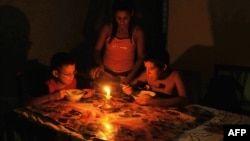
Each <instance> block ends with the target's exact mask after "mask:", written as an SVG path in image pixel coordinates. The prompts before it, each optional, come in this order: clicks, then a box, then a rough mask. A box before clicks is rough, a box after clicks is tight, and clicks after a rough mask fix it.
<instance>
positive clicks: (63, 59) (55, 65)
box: [50, 52, 76, 70]
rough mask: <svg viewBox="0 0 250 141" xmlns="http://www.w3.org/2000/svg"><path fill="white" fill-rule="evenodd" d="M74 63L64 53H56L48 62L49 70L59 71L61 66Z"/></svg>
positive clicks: (71, 58) (72, 59) (70, 57)
mask: <svg viewBox="0 0 250 141" xmlns="http://www.w3.org/2000/svg"><path fill="white" fill-rule="evenodd" d="M73 64H76V61H75V60H74V58H73V57H72V56H70V55H69V54H68V53H66V52H58V53H56V54H54V55H53V56H52V58H51V61H50V69H51V70H59V69H61V67H62V66H63V65H73Z"/></svg>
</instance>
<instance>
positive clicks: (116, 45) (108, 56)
mask: <svg viewBox="0 0 250 141" xmlns="http://www.w3.org/2000/svg"><path fill="white" fill-rule="evenodd" d="M135 49H136V46H135V43H134V40H133V39H132V40H130V39H129V38H126V39H119V38H117V37H114V38H113V40H112V41H111V42H109V38H107V40H106V49H105V52H104V59H103V63H104V66H105V67H107V68H108V69H110V70H111V71H113V72H118V73H119V72H127V71H130V70H131V69H132V67H133V65H134V58H135Z"/></svg>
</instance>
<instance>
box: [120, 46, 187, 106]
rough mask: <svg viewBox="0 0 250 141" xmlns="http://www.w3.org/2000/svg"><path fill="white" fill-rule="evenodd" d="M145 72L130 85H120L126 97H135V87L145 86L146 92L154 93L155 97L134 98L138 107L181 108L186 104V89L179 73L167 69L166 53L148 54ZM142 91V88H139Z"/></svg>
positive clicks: (141, 96) (167, 57)
mask: <svg viewBox="0 0 250 141" xmlns="http://www.w3.org/2000/svg"><path fill="white" fill-rule="evenodd" d="M144 66H145V71H144V72H143V73H142V74H141V75H139V77H137V78H136V79H134V80H133V81H132V82H131V84H130V85H125V84H123V85H122V90H123V92H124V93H125V94H127V95H135V93H136V89H135V87H137V90H138V86H139V85H141V84H145V85H144V87H145V89H147V90H151V91H154V92H155V93H156V96H155V97H152V96H150V95H139V96H134V98H135V102H136V103H138V104H140V105H152V106H182V105H186V104H187V103H188V98H187V94H186V89H185V86H184V83H183V80H182V77H181V75H180V73H179V72H178V71H177V70H173V69H171V68H170V67H169V54H168V52H167V51H165V50H164V51H162V52H159V53H158V54H150V55H148V56H147V57H146V58H145V59H144ZM139 88H140V89H143V88H142V86H139Z"/></svg>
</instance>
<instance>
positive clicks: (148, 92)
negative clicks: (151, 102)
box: [137, 90, 156, 97]
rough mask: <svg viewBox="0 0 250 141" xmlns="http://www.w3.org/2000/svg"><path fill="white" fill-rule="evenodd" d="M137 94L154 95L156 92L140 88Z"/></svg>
mask: <svg viewBox="0 0 250 141" xmlns="http://www.w3.org/2000/svg"><path fill="white" fill-rule="evenodd" d="M137 95H138V96H143V95H150V96H152V97H154V96H155V95H156V94H155V92H153V91H147V90H141V91H140V92H139V93H138V94H137Z"/></svg>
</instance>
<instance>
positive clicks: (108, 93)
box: [104, 86, 112, 99]
mask: <svg viewBox="0 0 250 141" xmlns="http://www.w3.org/2000/svg"><path fill="white" fill-rule="evenodd" d="M104 90H105V91H106V96H105V97H106V99H110V98H111V97H112V96H111V95H110V88H109V87H108V86H106V87H104Z"/></svg>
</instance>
